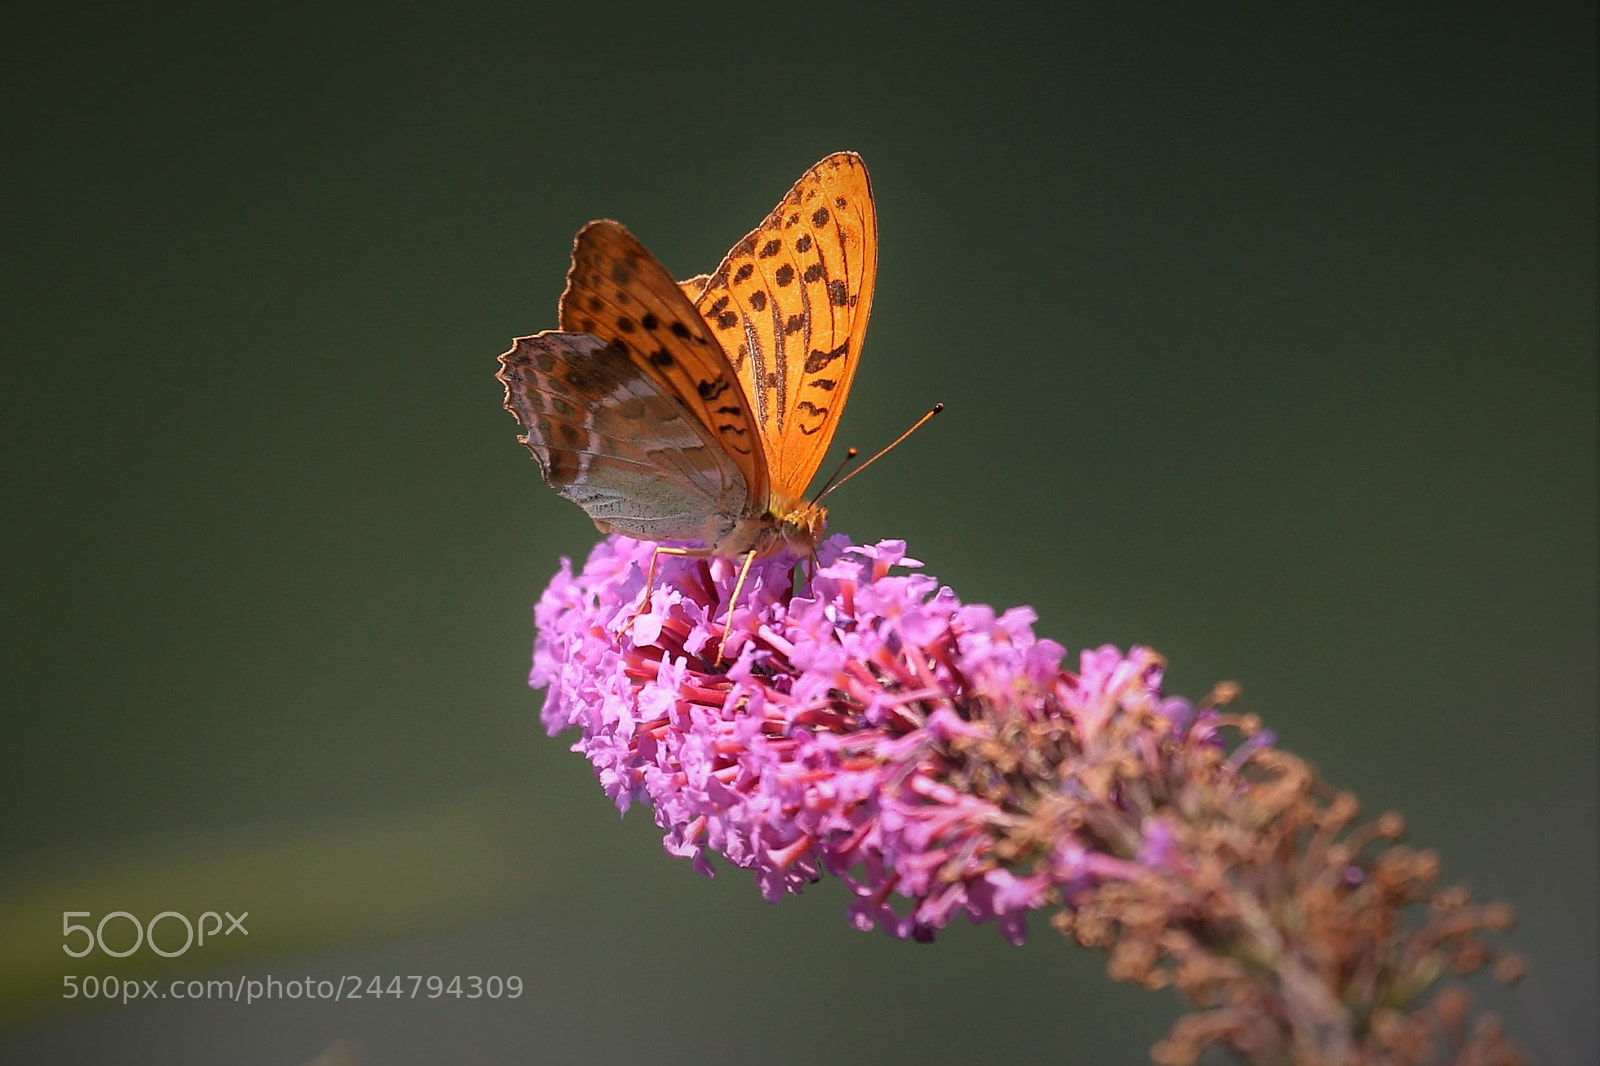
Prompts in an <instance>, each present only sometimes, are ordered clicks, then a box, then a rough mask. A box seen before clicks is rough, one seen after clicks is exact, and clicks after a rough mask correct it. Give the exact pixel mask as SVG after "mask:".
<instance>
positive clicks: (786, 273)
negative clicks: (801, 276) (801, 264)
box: [772, 263, 794, 288]
mask: <svg viewBox="0 0 1600 1066" xmlns="http://www.w3.org/2000/svg"><path fill="white" fill-rule="evenodd" d="M772 280H773V281H776V282H777V283H778V285H779V287H780V288H781V287H784V286H787V285H788V284H789V283H790V282H791V281H793V280H794V267H792V266H790V265H789V264H788V263H785V264H783V266H781V267H779V268H778V272H777V273H776V274H774V275H773V276H772Z"/></svg>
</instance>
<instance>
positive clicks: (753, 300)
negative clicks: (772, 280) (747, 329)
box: [748, 289, 767, 311]
mask: <svg viewBox="0 0 1600 1066" xmlns="http://www.w3.org/2000/svg"><path fill="white" fill-rule="evenodd" d="M748 302H749V304H750V307H751V309H752V310H755V311H765V310H766V309H767V294H766V291H765V290H763V289H757V290H756V291H755V292H753V293H751V294H750V297H749V301H748Z"/></svg>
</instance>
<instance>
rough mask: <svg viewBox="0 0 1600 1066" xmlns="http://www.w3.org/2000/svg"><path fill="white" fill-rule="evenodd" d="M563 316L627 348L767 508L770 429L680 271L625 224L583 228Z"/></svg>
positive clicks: (753, 504) (568, 327) (752, 504)
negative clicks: (766, 434)
mask: <svg viewBox="0 0 1600 1066" xmlns="http://www.w3.org/2000/svg"><path fill="white" fill-rule="evenodd" d="M558 321H559V322H560V324H561V328H562V329H563V330H565V331H567V332H571V333H587V334H590V335H592V336H595V337H598V338H600V339H601V340H603V341H607V342H609V343H610V344H612V345H613V346H616V347H618V348H620V349H621V350H622V351H623V352H624V353H625V354H626V355H627V356H628V357H629V358H630V359H631V360H632V361H633V363H634V365H635V366H636V367H637V368H638V369H639V370H640V371H641V372H642V373H643V374H644V375H646V376H648V377H649V378H650V379H651V380H653V381H655V382H656V383H657V384H658V385H659V386H660V387H661V388H662V390H663V391H665V392H666V393H667V394H669V395H670V396H672V397H673V398H674V399H676V400H677V401H678V402H679V403H680V404H682V405H683V407H684V408H685V409H686V410H687V411H688V412H689V413H690V414H691V415H692V416H693V417H694V418H695V419H696V420H697V421H699V423H700V424H701V425H702V426H703V427H705V428H706V429H707V430H709V431H710V432H711V434H712V435H713V437H714V439H715V440H716V441H717V443H718V444H719V446H720V447H721V448H722V449H723V450H724V451H725V452H726V453H727V455H728V457H729V458H730V459H731V460H732V461H733V463H734V464H735V465H736V466H737V467H738V469H739V472H740V473H741V474H742V475H743V476H744V480H745V484H746V485H747V486H748V488H749V497H748V500H747V504H748V506H749V508H750V509H758V508H760V507H764V506H765V505H766V502H767V495H768V491H769V487H770V484H771V482H770V480H769V476H768V465H767V462H768V461H767V457H766V455H765V454H764V450H763V448H762V438H763V434H762V431H761V429H760V427H759V426H758V424H757V420H756V418H755V416H754V413H753V412H752V411H751V410H750V408H749V406H748V405H747V403H746V400H745V393H744V391H743V390H742V389H741V387H740V383H739V381H738V380H737V379H736V376H735V372H734V369H733V367H732V366H731V365H730V362H729V359H728V356H727V354H726V353H725V352H724V351H723V349H722V347H721V346H720V345H719V343H718V341H717V339H716V337H715V336H714V335H713V333H712V331H711V330H710V329H709V328H708V327H707V323H706V322H705V320H704V319H703V318H702V317H701V315H700V313H699V312H698V311H697V310H695V308H694V306H693V305H692V304H690V303H689V300H688V298H687V297H686V296H685V295H684V294H683V292H682V291H681V290H680V289H679V288H678V284H677V282H675V281H673V279H672V275H671V274H669V273H667V269H666V268H665V267H663V266H662V265H661V263H660V262H659V261H658V260H657V259H656V257H655V256H653V255H651V254H650V252H649V251H647V250H646V249H645V247H644V245H642V244H640V243H639V241H638V239H637V238H635V237H634V236H633V234H631V233H629V232H628V231H627V230H626V229H623V228H622V226H621V225H619V224H618V223H616V222H612V221H610V220H608V219H602V220H600V221H597V222H591V223H589V224H588V225H587V226H584V227H583V229H581V230H579V231H578V236H577V239H576V240H575V241H574V242H573V247H572V267H571V269H570V270H568V271H567V287H566V289H565V291H563V292H562V294H561V302H560V310H559V312H558Z"/></svg>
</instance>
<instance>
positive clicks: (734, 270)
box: [562, 152, 878, 499]
mask: <svg viewBox="0 0 1600 1066" xmlns="http://www.w3.org/2000/svg"><path fill="white" fill-rule="evenodd" d="M877 266H878V222H877V214H876V211H875V210H874V207H873V203H872V185H871V182H870V181H869V179H868V177H867V168H866V166H865V164H863V163H862V161H861V157H860V156H858V155H856V154H855V153H854V152H838V153H835V154H833V155H830V156H828V157H827V158H825V159H823V160H822V161H821V162H819V163H818V164H816V165H815V166H813V167H812V168H811V169H810V170H808V171H806V173H805V174H804V175H802V176H801V178H800V180H799V181H798V182H796V183H795V185H794V188H792V189H790V190H789V193H788V195H786V196H785V197H784V198H783V199H782V200H780V201H779V202H778V206H777V207H775V208H773V210H772V213H771V214H769V215H768V216H767V217H766V220H765V221H763V222H762V223H761V225H760V226H759V227H757V228H756V229H754V230H752V231H751V232H750V233H749V234H748V235H746V236H745V238H744V239H743V240H741V241H740V242H739V243H738V244H736V245H734V246H733V249H732V250H731V251H730V252H729V253H728V255H727V258H725V259H724V260H723V261H722V265H721V266H719V267H717V269H716V271H715V272H714V273H712V274H710V275H709V276H703V277H698V278H692V279H690V280H689V281H685V282H683V291H684V293H685V294H686V295H687V296H689V297H690V298H692V299H694V300H695V306H696V308H697V309H698V311H699V314H700V317H701V318H703V319H704V321H705V322H706V323H707V324H708V325H709V326H710V327H711V331H712V333H713V335H714V336H715V338H716V340H717V341H718V342H719V343H720V344H721V347H722V350H723V351H724V352H726V353H727V355H728V357H729V358H730V359H731V361H732V364H733V369H734V370H735V371H736V372H737V374H738V376H739V383H740V384H741V385H742V386H743V389H744V394H745V396H746V397H748V398H749V402H750V405H751V406H752V407H753V408H754V411H753V414H754V418H755V423H756V425H757V426H758V427H759V431H760V437H761V441H762V444H763V447H764V450H765V453H766V464H767V471H768V474H769V477H770V481H771V485H772V487H773V488H774V489H775V490H776V492H777V493H778V494H779V495H782V496H786V497H788V498H790V499H797V498H799V497H801V496H803V495H804V494H805V490H806V486H807V485H808V484H809V483H810V481H811V479H812V477H813V476H814V475H815V474H816V472H817V467H818V466H819V465H821V463H822V457H823V455H824V453H826V452H827V450H828V445H829V443H830V442H831V441H832V440H833V433H834V430H835V429H836V428H837V426H838V422H839V415H840V414H841V413H842V412H843V410H844V404H845V399H846V397H847V396H848V395H849V393H850V382H851V379H852V378H854V377H855V372H856V363H857V362H858V361H859V360H860V357H861V344H862V339H863V338H864V337H865V335H866V331H867V316H868V314H869V313H870V312H871V310H872V287H873V280H874V276H875V274H876V272H877ZM563 308H565V302H563ZM562 325H563V327H565V328H576V327H575V326H568V325H567V319H566V317H565V311H564V310H563V317H562Z"/></svg>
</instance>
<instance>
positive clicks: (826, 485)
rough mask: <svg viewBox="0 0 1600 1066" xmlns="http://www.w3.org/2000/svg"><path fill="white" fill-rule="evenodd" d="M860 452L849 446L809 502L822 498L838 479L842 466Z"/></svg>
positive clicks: (842, 471)
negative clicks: (837, 465)
mask: <svg viewBox="0 0 1600 1066" xmlns="http://www.w3.org/2000/svg"><path fill="white" fill-rule="evenodd" d="M860 454H861V450H860V449H859V448H851V449H850V450H849V451H847V452H845V453H844V458H843V459H841V460H839V468H838V469H837V470H835V471H834V472H833V474H832V475H831V476H830V477H829V478H828V480H827V481H824V482H823V483H822V488H820V489H818V490H817V494H816V495H815V496H813V497H811V502H812V503H816V502H817V501H818V500H820V499H822V497H823V496H824V495H826V494H827V492H828V490H829V489H831V488H833V483H834V481H835V480H837V479H838V477H839V475H840V474H842V473H844V468H845V467H846V466H848V465H849V464H850V460H852V459H854V458H855V457H856V456H858V455H860Z"/></svg>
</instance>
